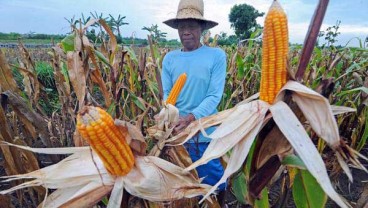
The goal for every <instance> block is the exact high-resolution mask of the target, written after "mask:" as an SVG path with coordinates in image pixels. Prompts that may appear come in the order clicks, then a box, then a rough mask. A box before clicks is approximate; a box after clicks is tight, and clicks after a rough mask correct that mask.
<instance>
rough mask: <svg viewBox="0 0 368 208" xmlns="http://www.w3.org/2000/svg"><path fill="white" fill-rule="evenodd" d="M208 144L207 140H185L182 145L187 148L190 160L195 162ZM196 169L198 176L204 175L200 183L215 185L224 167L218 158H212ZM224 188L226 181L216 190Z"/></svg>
mask: <svg viewBox="0 0 368 208" xmlns="http://www.w3.org/2000/svg"><path fill="white" fill-rule="evenodd" d="M208 144H209V143H208V142H199V143H198V142H187V143H185V144H184V147H185V148H186V149H187V151H188V153H189V156H190V157H191V159H192V161H193V162H195V161H197V160H199V159H200V158H201V157H202V155H203V153H204V151H205V150H206V149H207V147H208ZM196 170H197V173H198V176H199V178H203V177H204V180H203V181H202V183H204V184H209V185H211V186H213V185H215V184H216V183H217V182H218V181H219V180H220V179H221V177H222V175H223V174H224V168H223V167H222V165H221V162H220V159H219V158H216V159H213V160H211V161H209V162H208V163H207V164H204V165H201V166H198V167H197V168H196ZM225 188H226V183H223V184H221V185H220V186H219V187H218V191H223V190H225Z"/></svg>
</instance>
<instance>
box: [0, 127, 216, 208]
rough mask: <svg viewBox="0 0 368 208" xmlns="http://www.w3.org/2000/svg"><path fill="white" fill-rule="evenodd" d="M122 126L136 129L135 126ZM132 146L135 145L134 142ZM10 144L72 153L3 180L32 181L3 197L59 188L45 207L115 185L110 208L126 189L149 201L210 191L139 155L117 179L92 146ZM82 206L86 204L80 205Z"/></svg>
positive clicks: (179, 172) (178, 170) (158, 161)
mask: <svg viewBox="0 0 368 208" xmlns="http://www.w3.org/2000/svg"><path fill="white" fill-rule="evenodd" d="M115 124H118V125H123V124H124V122H121V121H115ZM119 127H120V128H122V127H128V128H132V126H119ZM131 132H132V133H134V132H135V133H137V131H135V130H134V129H130V130H129V133H131ZM138 132H139V131H138ZM130 136H131V137H132V138H130V139H132V140H134V139H135V138H133V135H130ZM139 137H143V136H141V135H140V136H139ZM131 143H133V142H132V141H131ZM131 143H130V144H131ZM6 144H7V145H11V146H16V147H18V148H22V149H26V150H29V151H32V152H36V153H44V154H72V155H70V156H69V157H67V158H65V159H64V160H62V161H60V162H59V163H57V164H54V165H51V166H48V167H45V168H42V169H40V170H37V171H34V172H31V173H27V174H22V175H13V176H5V177H2V178H3V179H5V180H4V181H5V182H9V181H13V180H19V179H30V181H27V182H24V183H22V184H20V185H18V186H15V187H12V188H10V189H7V190H3V191H1V192H0V194H8V193H10V192H13V191H16V190H18V189H22V188H26V187H33V186H43V187H45V188H47V189H57V190H56V191H54V192H53V193H52V194H51V195H49V196H47V198H46V199H45V201H44V202H43V205H42V206H44V207H59V206H61V205H64V204H66V203H68V202H70V201H72V200H74V199H76V198H78V197H81V196H83V195H85V194H88V193H90V192H91V191H95V190H98V189H101V190H102V189H106V187H112V186H113V188H112V192H111V196H110V199H109V204H108V207H120V204H121V199H122V194H123V189H124V188H125V189H126V190H127V191H128V192H129V193H130V194H132V195H135V196H137V197H139V198H143V199H147V200H149V201H172V200H177V199H181V198H190V197H194V196H199V195H203V194H205V193H206V192H207V191H208V190H209V188H210V186H208V185H205V184H200V183H199V182H200V181H197V180H195V179H194V178H193V177H191V175H190V174H188V173H186V172H185V171H183V169H182V168H180V167H178V166H176V165H174V164H172V163H170V162H167V161H165V160H163V159H160V158H158V157H153V156H138V155H137V154H135V161H136V162H135V166H134V167H133V168H132V170H131V171H130V172H129V173H128V174H127V175H125V176H119V177H117V176H113V175H110V174H109V173H108V172H107V170H106V169H105V167H104V165H103V163H102V161H101V159H100V158H99V157H98V155H97V154H96V153H94V151H93V150H92V149H90V148H89V147H70V148H31V147H24V146H18V145H13V144H9V143H6ZM136 147H139V148H140V147H142V145H136ZM132 148H133V147H132ZM133 149H134V148H133ZM134 153H137V151H134ZM107 193H108V192H107ZM89 200H91V201H93V200H95V199H89ZM78 206H83V205H81V204H79V205H78Z"/></svg>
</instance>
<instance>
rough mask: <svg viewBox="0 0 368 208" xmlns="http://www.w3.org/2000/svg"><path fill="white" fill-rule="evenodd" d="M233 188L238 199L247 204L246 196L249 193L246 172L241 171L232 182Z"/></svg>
mask: <svg viewBox="0 0 368 208" xmlns="http://www.w3.org/2000/svg"><path fill="white" fill-rule="evenodd" d="M231 186H232V190H233V191H234V195H235V197H236V199H237V200H238V201H239V202H240V203H242V204H247V201H246V197H247V195H248V189H247V180H246V179H245V174H244V173H243V172H239V174H237V175H236V176H235V177H234V178H233V180H232V183H231Z"/></svg>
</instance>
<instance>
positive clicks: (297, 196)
mask: <svg viewBox="0 0 368 208" xmlns="http://www.w3.org/2000/svg"><path fill="white" fill-rule="evenodd" d="M293 197H294V202H295V205H296V206H297V207H298V208H323V207H325V204H326V201H327V196H326V194H325V193H324V192H323V190H322V188H321V187H320V185H319V184H318V182H317V181H316V179H315V178H314V177H313V176H312V175H311V174H310V173H309V172H308V171H307V170H299V171H298V174H297V175H296V176H295V180H294V185H293Z"/></svg>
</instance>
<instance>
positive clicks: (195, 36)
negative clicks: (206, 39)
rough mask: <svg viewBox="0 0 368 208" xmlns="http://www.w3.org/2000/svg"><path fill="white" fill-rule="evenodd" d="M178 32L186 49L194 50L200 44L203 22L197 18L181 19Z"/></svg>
mask: <svg viewBox="0 0 368 208" xmlns="http://www.w3.org/2000/svg"><path fill="white" fill-rule="evenodd" d="M178 32H179V37H180V41H181V43H182V44H183V47H184V51H193V50H195V49H197V48H199V46H200V39H201V34H202V28H201V24H200V22H199V21H197V20H180V21H179V22H178Z"/></svg>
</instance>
